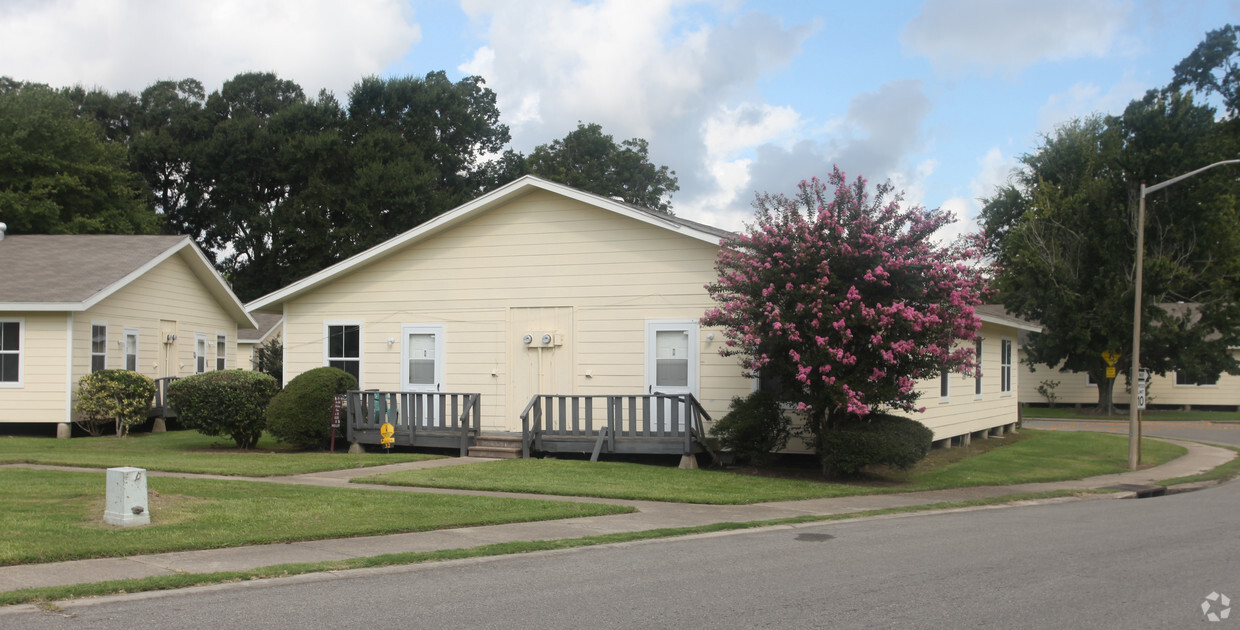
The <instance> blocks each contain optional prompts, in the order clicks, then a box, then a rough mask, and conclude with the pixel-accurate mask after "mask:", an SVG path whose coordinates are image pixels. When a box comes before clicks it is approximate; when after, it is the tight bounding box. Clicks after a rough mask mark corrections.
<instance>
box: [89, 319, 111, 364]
mask: <svg viewBox="0 0 1240 630" xmlns="http://www.w3.org/2000/svg"><path fill="white" fill-rule="evenodd" d="M107 367H108V327H107V325H106V324H91V325H90V371H91V372H98V371H99V370H103V369H106V368H107Z"/></svg>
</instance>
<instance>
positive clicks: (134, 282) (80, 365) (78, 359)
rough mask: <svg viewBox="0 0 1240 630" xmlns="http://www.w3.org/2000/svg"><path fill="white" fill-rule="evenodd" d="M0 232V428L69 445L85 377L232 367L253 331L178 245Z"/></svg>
mask: <svg viewBox="0 0 1240 630" xmlns="http://www.w3.org/2000/svg"><path fill="white" fill-rule="evenodd" d="M3 231H4V225H3V224H0V423H54V424H56V425H57V435H58V436H60V437H68V436H69V433H70V426H71V425H70V423H71V421H72V420H73V405H74V393H75V391H76V389H77V384H78V380H79V379H80V378H81V377H82V376H83V375H85V374H87V373H90V372H92V371H95V370H101V369H105V368H123V369H130V370H135V371H138V372H141V373H142V374H145V375H147V376H150V377H151V378H160V377H172V376H185V375H189V374H193V373H195V372H205V371H208V370H219V369H231V368H235V367H239V366H238V365H237V328H238V326H242V327H251V326H254V322H253V320H251V319H250V317H249V316H248V315H247V314H246V312H245V310H244V309H243V308H242V306H241V304H240V302H239V301H238V300H237V297H236V296H235V295H233V293H232V291H231V290H230V289H229V288H228V285H227V284H226V283H225V282H224V280H223V278H221V277H220V275H219V274H218V273H216V271H215V269H214V268H213V267H212V266H211V263H210V262H209V261H208V260H207V259H206V257H204V256H203V254H202V252H201V251H199V249H198V247H197V246H196V245H194V243H193V241H192V240H191V239H190V238H189V237H187V236H131V235H13V236H7V237H6V236H4V234H3Z"/></svg>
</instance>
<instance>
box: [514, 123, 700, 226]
mask: <svg viewBox="0 0 1240 630" xmlns="http://www.w3.org/2000/svg"><path fill="white" fill-rule="evenodd" d="M648 154H649V146H648V145H647V143H646V141H645V140H643V139H641V138H632V139H629V140H625V141H624V142H621V143H620V144H616V141H615V140H613V139H612V137H611V136H610V135H607V134H604V133H603V128H602V126H600V125H597V124H594V123H590V124H588V125H586V124H582V123H580V122H578V123H577V129H576V131H570V132H569V133H568V135H566V136H564V138H563V139H560V140H555V141H553V142H552V143H551V144H543V145H539V146H538V147H535V149H534V152H533V153H531V154H530V156H529V158H527V159H526V166H527V168H528V170H529V172H530V173H533V174H534V175H538V176H539V177H544V178H546V179H549V180H552V181H556V182H560V183H562V184H567V185H569V186H572V187H574V188H580V189H582V190H587V191H590V192H593V193H597V194H599V195H603V196H605V197H619V198H621V199H623V200H624V201H626V202H628V203H631V204H634V205H638V206H642V207H645V208H650V209H651V210H658V211H660V212H667V213H671V199H672V194H673V193H675V192H676V191H677V190H680V186H679V185H678V184H677V180H676V173H675V171H671V170H669V169H668V168H667V167H666V166H658V167H656V166H655V165H654V164H652V163H651V162H650V156H649V155H648Z"/></svg>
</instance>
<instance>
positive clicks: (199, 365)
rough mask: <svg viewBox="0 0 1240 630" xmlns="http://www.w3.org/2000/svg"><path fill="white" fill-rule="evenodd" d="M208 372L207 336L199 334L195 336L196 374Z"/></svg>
mask: <svg viewBox="0 0 1240 630" xmlns="http://www.w3.org/2000/svg"><path fill="white" fill-rule="evenodd" d="M206 371H207V336H206V335H205V334H203V333H198V334H197V335H195V336H194V373H195V374H202V373H203V372H206Z"/></svg>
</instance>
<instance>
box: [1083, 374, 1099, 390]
mask: <svg viewBox="0 0 1240 630" xmlns="http://www.w3.org/2000/svg"><path fill="white" fill-rule="evenodd" d="M1085 386H1086V387H1097V386H1098V381H1095V380H1094V375H1093V374H1090V373H1089V372H1086V373H1085Z"/></svg>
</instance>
